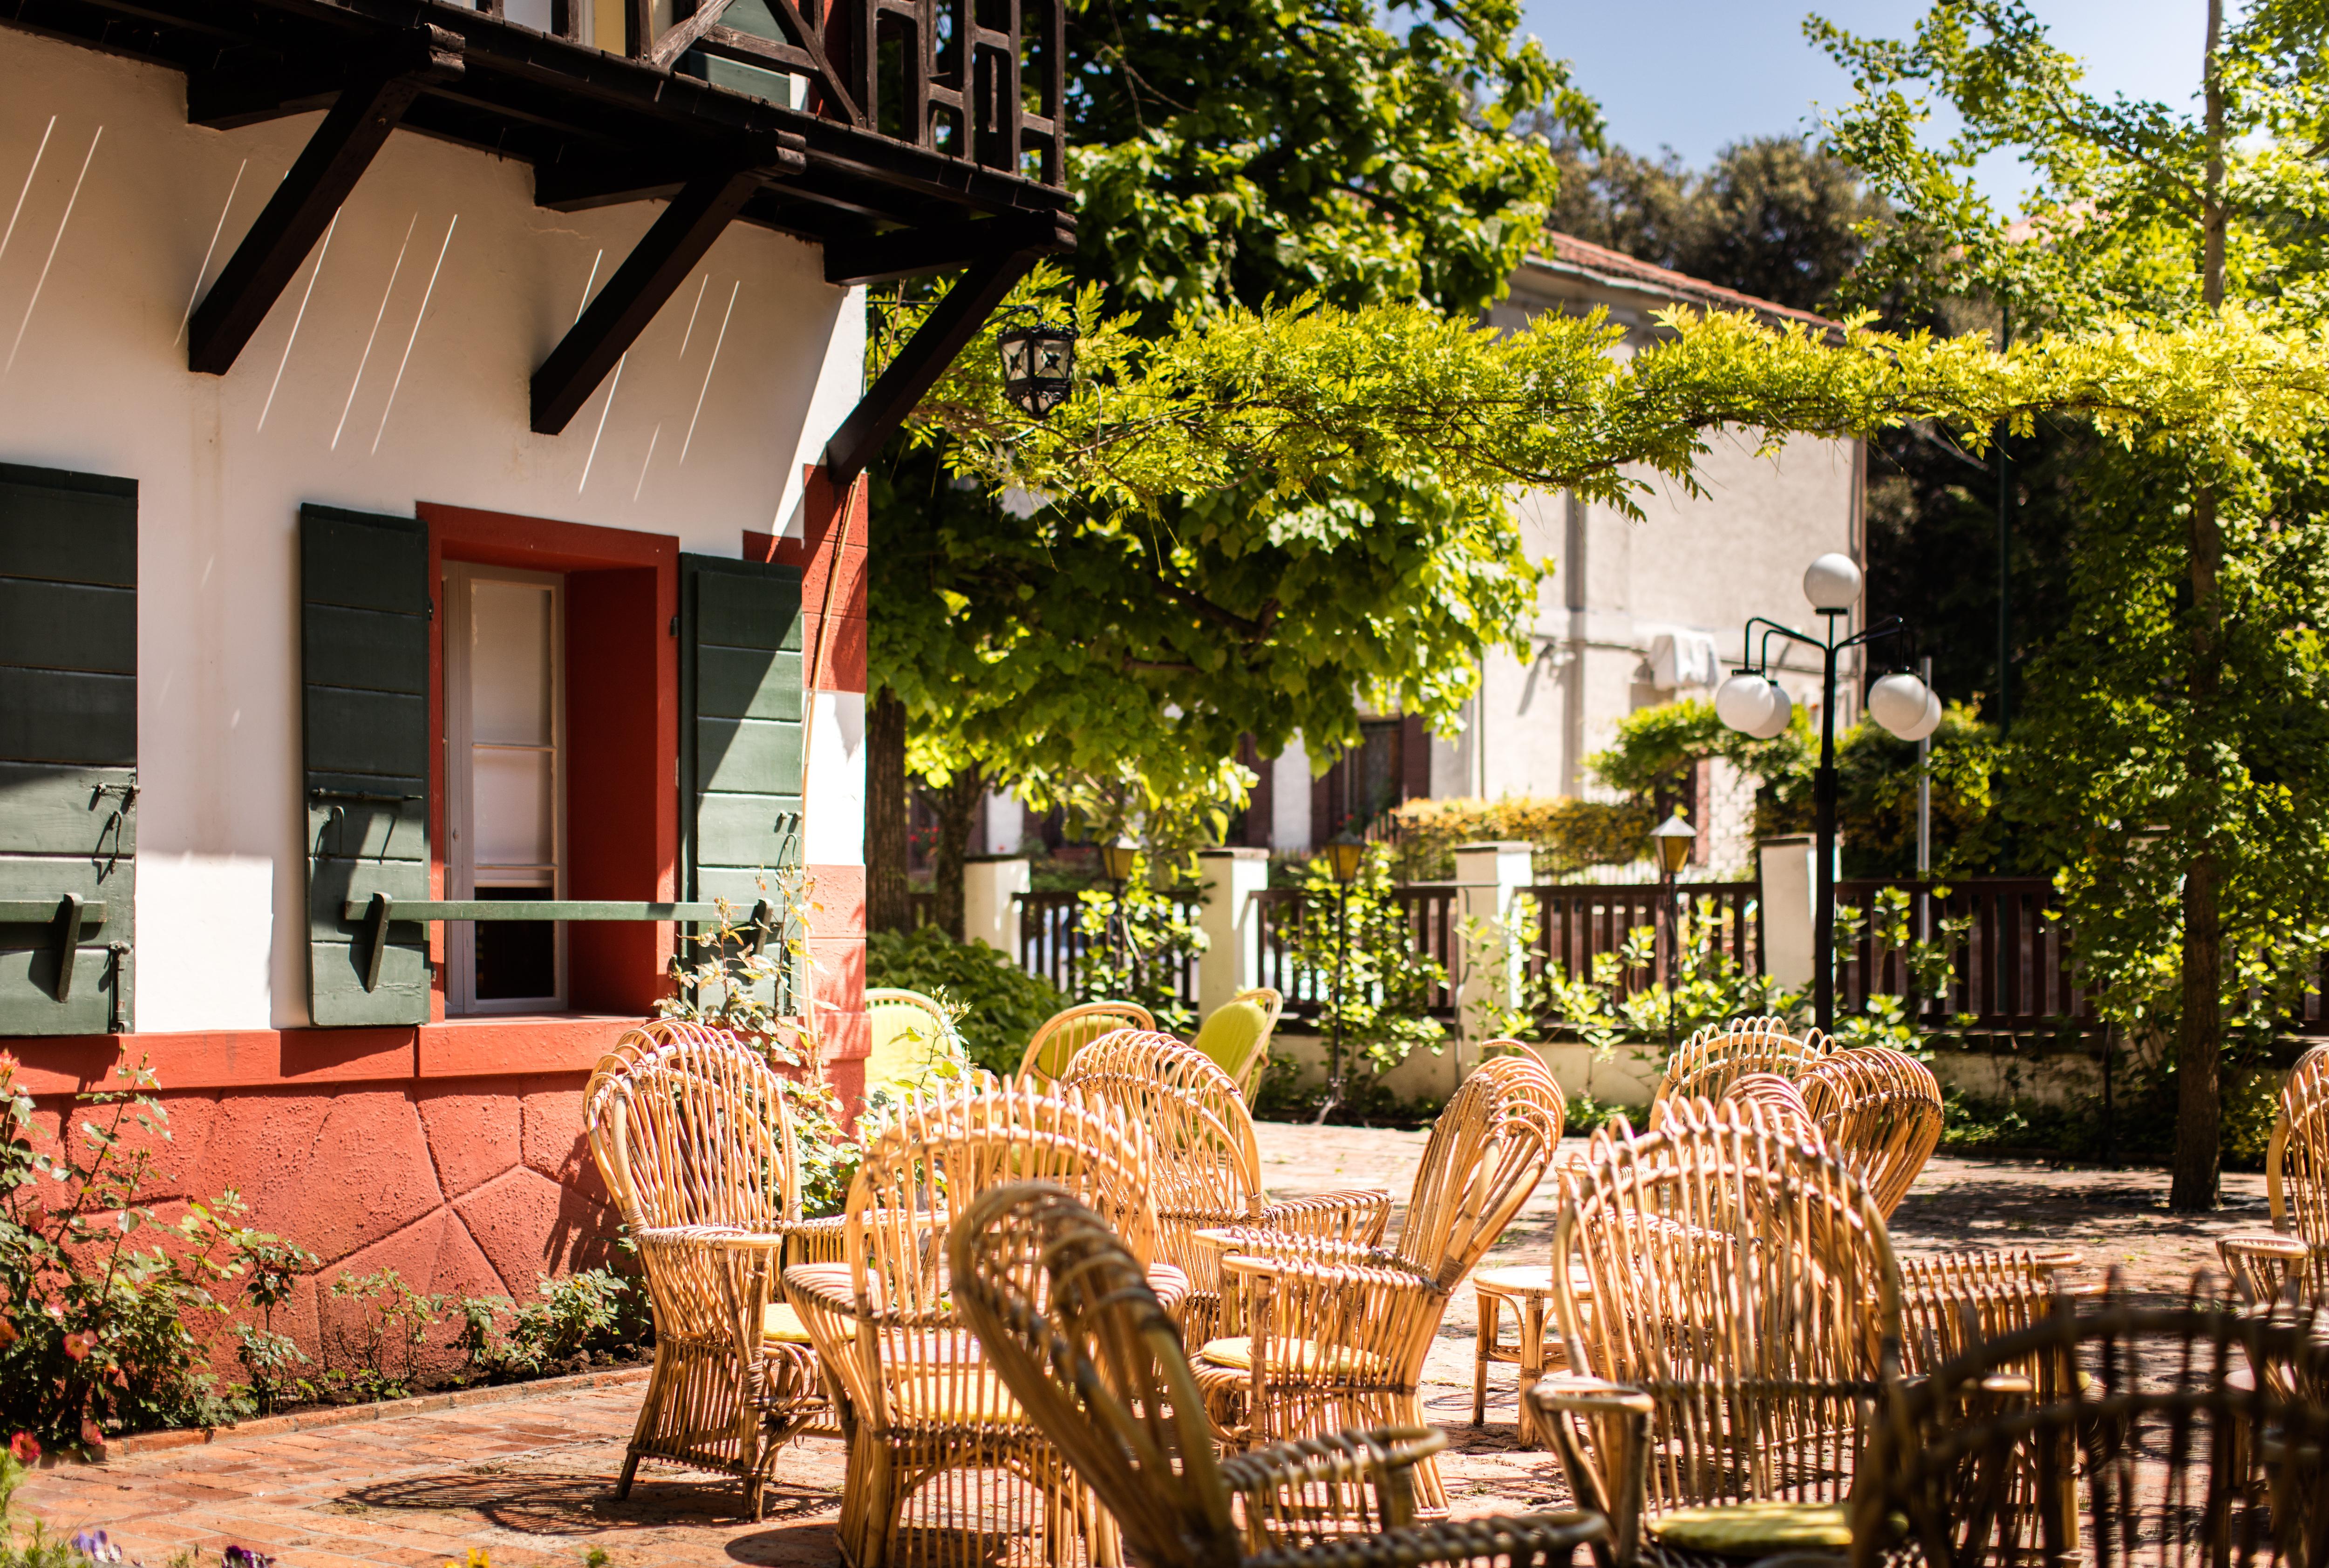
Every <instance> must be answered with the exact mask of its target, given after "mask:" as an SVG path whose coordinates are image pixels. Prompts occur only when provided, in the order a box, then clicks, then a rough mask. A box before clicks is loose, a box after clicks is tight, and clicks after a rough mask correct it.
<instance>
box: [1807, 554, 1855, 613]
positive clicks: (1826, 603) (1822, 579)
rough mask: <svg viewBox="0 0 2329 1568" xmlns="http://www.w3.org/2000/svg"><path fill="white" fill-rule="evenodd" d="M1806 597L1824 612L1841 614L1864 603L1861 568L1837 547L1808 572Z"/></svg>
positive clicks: (1813, 563) (1812, 565) (1813, 606)
mask: <svg viewBox="0 0 2329 1568" xmlns="http://www.w3.org/2000/svg"><path fill="white" fill-rule="evenodd" d="M1804 597H1806V598H1807V599H1809V600H1810V601H1811V602H1812V608H1813V609H1815V610H1817V611H1818V612H1819V613H1820V614H1821V615H1842V614H1843V612H1844V611H1846V610H1849V609H1850V608H1852V606H1854V605H1856V604H1858V603H1859V602H1860V568H1859V566H1858V564H1857V563H1855V562H1854V561H1853V559H1852V558H1851V557H1850V556H1848V555H1841V554H1838V553H1837V552H1835V551H1834V550H1830V551H1829V552H1828V553H1827V554H1825V555H1824V556H1822V557H1820V558H1819V559H1817V560H1815V561H1814V562H1812V564H1811V566H1810V567H1809V568H1806V571H1805V572H1804Z"/></svg>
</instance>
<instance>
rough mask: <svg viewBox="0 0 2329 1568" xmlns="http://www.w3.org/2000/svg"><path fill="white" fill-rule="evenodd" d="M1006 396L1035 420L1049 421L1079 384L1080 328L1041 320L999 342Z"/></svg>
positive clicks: (1011, 331)
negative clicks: (1077, 362) (1044, 419)
mask: <svg viewBox="0 0 2329 1568" xmlns="http://www.w3.org/2000/svg"><path fill="white" fill-rule="evenodd" d="M998 346H999V347H1000V348H1001V349H1002V351H1003V395H1004V397H1006V398H1008V399H1011V401H1012V403H1013V405H1014V406H1015V407H1016V408H1019V409H1020V410H1021V411H1022V412H1023V413H1025V414H1027V415H1028V416H1030V417H1031V418H1037V419H1042V418H1048V417H1049V416H1050V414H1051V410H1052V409H1054V408H1058V407H1059V406H1060V405H1061V404H1062V403H1064V402H1066V401H1067V400H1068V397H1069V394H1070V393H1071V392H1073V391H1074V390H1075V384H1076V329H1075V328H1074V327H1071V326H1067V325H1063V324H1060V323H1058V322H1049V321H1043V320H1042V319H1040V318H1039V319H1037V320H1035V321H1032V322H1030V323H1028V324H1026V325H1024V326H1014V327H1013V328H1012V329H1011V330H1010V331H1009V332H1006V333H1004V334H1003V336H1002V337H1001V339H1000V340H998Z"/></svg>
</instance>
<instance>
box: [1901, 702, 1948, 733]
mask: <svg viewBox="0 0 2329 1568" xmlns="http://www.w3.org/2000/svg"><path fill="white" fill-rule="evenodd" d="M1940 727H1941V694H1940V693H1939V692H1938V691H1934V690H1927V691H1926V693H1925V712H1924V717H1922V718H1919V719H1918V720H1917V723H1916V727H1915V728H1912V729H1908V730H1904V731H1903V732H1902V733H1901V736H1900V738H1901V739H1903V740H1922V739H1924V738H1925V737H1927V736H1928V735H1930V734H1932V733H1933V731H1935V730H1937V729H1938V728H1940Z"/></svg>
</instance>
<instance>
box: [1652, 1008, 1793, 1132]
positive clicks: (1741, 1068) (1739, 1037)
mask: <svg viewBox="0 0 2329 1568" xmlns="http://www.w3.org/2000/svg"><path fill="white" fill-rule="evenodd" d="M1832 1048H1833V1047H1832V1046H1831V1044H1830V1042H1829V1040H1828V1038H1827V1037H1826V1036H1825V1035H1824V1034H1822V1033H1820V1032H1819V1030H1817V1029H1806V1031H1805V1032H1804V1033H1803V1034H1802V1035H1801V1036H1800V1037H1799V1036H1797V1035H1796V1033H1794V1031H1793V1030H1791V1029H1790V1028H1788V1026H1787V1021H1786V1020H1785V1019H1778V1018H1752V1019H1731V1020H1730V1022H1729V1023H1727V1024H1721V1025H1714V1024H1710V1025H1708V1026H1707V1027H1706V1028H1702V1029H1701V1030H1699V1031H1698V1032H1697V1033H1696V1034H1693V1035H1692V1036H1691V1037H1690V1038H1688V1039H1686V1040H1684V1041H1683V1043H1682V1044H1681V1045H1680V1046H1679V1047H1675V1050H1674V1057H1673V1059H1672V1060H1670V1061H1669V1062H1667V1063H1666V1071H1665V1076H1664V1078H1663V1079H1662V1080H1660V1082H1659V1084H1658V1091H1657V1094H1655V1096H1654V1097H1653V1098H1652V1100H1651V1102H1650V1104H1651V1112H1652V1114H1651V1118H1650V1121H1651V1125H1653V1126H1655V1125H1656V1122H1657V1116H1656V1112H1657V1109H1658V1108H1659V1107H1660V1106H1663V1105H1664V1103H1666V1102H1667V1101H1669V1100H1690V1099H1703V1100H1718V1101H1719V1100H1721V1098H1722V1097H1723V1095H1725V1094H1728V1093H1730V1085H1731V1084H1735V1083H1737V1082H1738V1081H1739V1080H1740V1079H1741V1078H1743V1077H1745V1076H1746V1075H1748V1074H1749V1073H1770V1074H1773V1075H1777V1076H1778V1077H1782V1078H1800V1077H1802V1076H1803V1075H1804V1073H1805V1071H1806V1069H1807V1068H1809V1067H1810V1066H1812V1064H1813V1063H1815V1062H1816V1061H1818V1060H1819V1059H1820V1058H1821V1057H1823V1056H1826V1055H1827V1054H1828V1052H1829V1051H1830V1050H1831V1049H1832Z"/></svg>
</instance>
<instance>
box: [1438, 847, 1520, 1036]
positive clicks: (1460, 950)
mask: <svg viewBox="0 0 2329 1568" xmlns="http://www.w3.org/2000/svg"><path fill="white" fill-rule="evenodd" d="M1535 881H1536V873H1535V870H1534V869H1533V866H1532V862H1531V858H1530V853H1529V847H1528V846H1527V845H1526V844H1522V843H1486V844H1458V845H1457V846H1456V887H1457V894H1456V899H1457V903H1456V914H1457V919H1458V920H1459V921H1471V922H1473V923H1475V924H1476V925H1477V926H1478V927H1479V928H1481V929H1483V930H1485V929H1486V928H1487V927H1488V926H1489V925H1491V924H1492V923H1494V922H1495V921H1499V920H1502V919H1504V917H1505V916H1506V915H1509V914H1511V912H1512V908H1513V902H1514V900H1516V899H1517V898H1518V897H1520V895H1521V894H1522V893H1523V892H1525V891H1527V890H1528V888H1529V887H1532V885H1534V883H1535ZM1514 935H1515V936H1516V937H1517V940H1515V941H1512V942H1508V943H1507V944H1505V954H1504V963H1502V964H1501V965H1497V964H1474V963H1472V962H1469V961H1468V960H1467V958H1466V953H1465V951H1464V949H1465V947H1466V943H1465V941H1464V940H1463V938H1462V936H1461V934H1460V928H1459V934H1458V937H1457V942H1456V944H1455V946H1456V951H1455V952H1454V953H1450V954H1449V955H1448V956H1449V960H1450V962H1449V964H1448V969H1449V974H1448V977H1447V978H1448V982H1449V984H1450V985H1452V986H1453V987H1454V989H1455V991H1456V1019H1457V1041H1458V1045H1457V1052H1458V1059H1457V1073H1458V1075H1459V1076H1460V1075H1463V1074H1466V1073H1469V1072H1470V1071H1471V1070H1472V1067H1473V1065H1474V1063H1475V1062H1476V1060H1477V1059H1478V1056H1479V1046H1480V1041H1481V1040H1483V1039H1492V1038H1495V1037H1494V1036H1493V1035H1481V1034H1479V1030H1478V1026H1477V1025H1476V1023H1475V1021H1474V1019H1475V1017H1476V1012H1477V1009H1481V1008H1508V1007H1510V1006H1512V1005H1513V1000H1514V999H1516V998H1517V997H1518V996H1519V995H1520V993H1521V976H1522V973H1523V965H1524V964H1525V963H1526V962H1527V954H1528V944H1529V941H1530V935H1529V934H1527V933H1514ZM1475 1037H1477V1038H1475Z"/></svg>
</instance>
